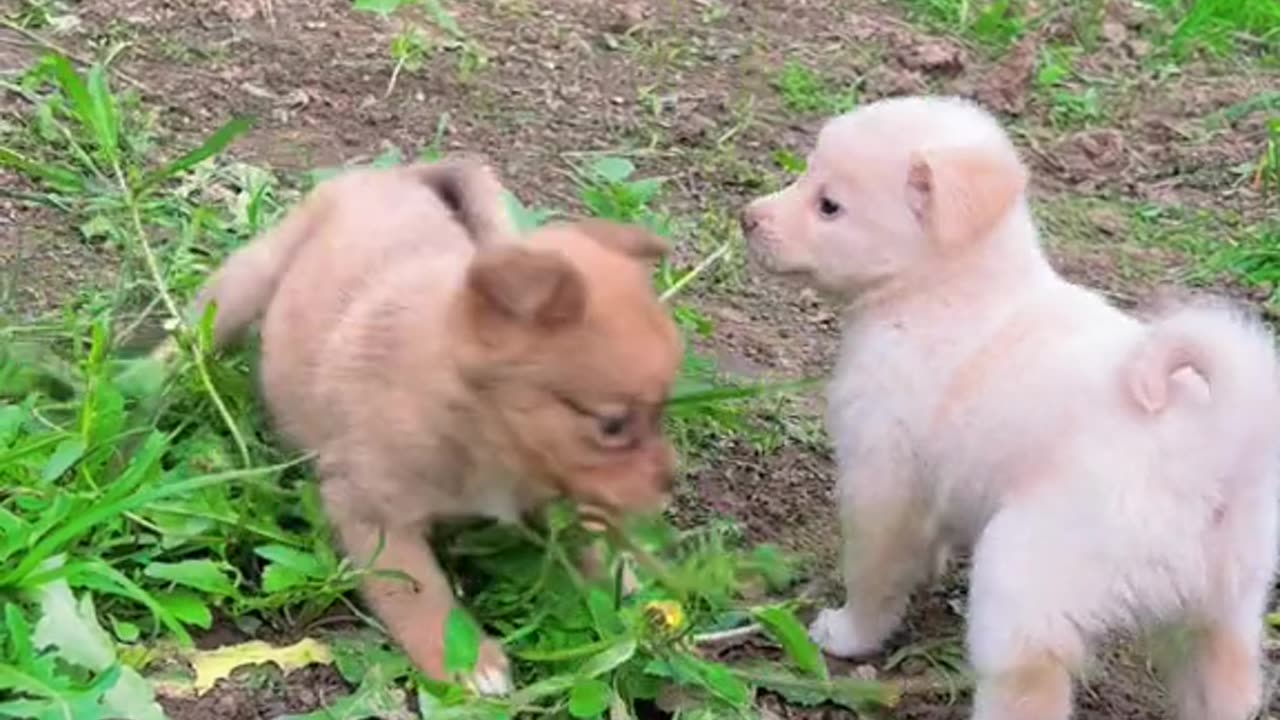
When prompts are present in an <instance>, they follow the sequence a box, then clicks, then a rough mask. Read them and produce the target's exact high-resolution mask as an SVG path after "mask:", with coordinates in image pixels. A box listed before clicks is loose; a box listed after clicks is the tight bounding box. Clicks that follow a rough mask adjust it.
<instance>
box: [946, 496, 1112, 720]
mask: <svg viewBox="0 0 1280 720" xmlns="http://www.w3.org/2000/svg"><path fill="white" fill-rule="evenodd" d="M1033 510H1034V511H1032V512H1028V511H1027V509H1026V508H1023V509H1020V510H1019V509H1009V508H1006V509H1005V510H1002V511H1001V512H1000V513H998V514H997V515H996V516H995V517H994V518H993V519H992V520H991V522H990V523H989V524H988V525H987V527H986V529H985V530H984V531H983V534H982V537H981V538H980V539H979V541H978V544H977V546H976V547H975V548H974V556H973V572H972V578H971V581H970V588H969V617H968V628H967V631H968V645H969V654H970V660H971V662H972V663H973V667H974V670H975V671H976V674H977V689H976V692H975V694H974V709H973V718H974V720H1067V718H1069V717H1070V716H1071V672H1072V671H1073V670H1075V669H1078V668H1079V667H1080V666H1081V665H1082V664H1083V662H1084V658H1085V653H1086V644H1085V643H1086V637H1085V635H1084V629H1085V628H1083V627H1082V624H1081V623H1080V622H1079V621H1078V620H1077V618H1079V617H1088V616H1090V614H1091V610H1093V609H1096V608H1097V607H1098V606H1099V600H1100V597H1101V596H1102V595H1103V594H1105V592H1106V589H1105V588H1106V586H1105V580H1104V579H1100V578H1095V577H1092V576H1091V575H1090V573H1089V570H1090V568H1088V567H1086V566H1085V564H1086V563H1087V561H1081V560H1080V558H1081V557H1082V556H1083V555H1085V554H1086V553H1075V552H1073V551H1072V548H1071V547H1070V546H1069V545H1064V544H1063V543H1062V542H1061V537H1060V536H1061V535H1062V528H1060V527H1056V526H1055V525H1054V524H1053V522H1052V515H1048V516H1046V514H1045V508H1043V507H1041V508H1034V509H1033ZM1094 575H1097V573H1094ZM1098 580H1102V581H1101V582H1099V581H1098Z"/></svg>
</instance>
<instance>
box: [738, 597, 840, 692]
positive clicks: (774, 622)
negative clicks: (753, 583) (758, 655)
mask: <svg viewBox="0 0 1280 720" xmlns="http://www.w3.org/2000/svg"><path fill="white" fill-rule="evenodd" d="M752 615H754V616H755V618H756V621H757V622H759V623H760V624H761V625H762V626H764V629H765V631H766V632H768V633H769V635H770V637H772V638H773V639H774V641H776V642H777V643H778V644H779V645H781V646H782V650H783V652H785V653H786V654H787V657H789V658H791V662H793V663H795V665H796V667H798V668H800V670H802V671H803V672H806V673H808V674H810V675H813V676H814V677H817V678H821V679H824V680H825V679H826V678H827V664H826V663H825V662H824V661H823V660H822V651H821V650H819V649H818V646H817V645H815V644H814V642H813V641H812V640H810V639H809V632H808V631H807V630H806V629H805V627H804V625H802V624H801V623H800V621H799V620H798V619H797V618H796V616H795V614H794V613H792V612H791V610H789V609H788V608H786V607H784V606H782V605H773V606H770V607H763V608H756V609H755V610H753V611H752Z"/></svg>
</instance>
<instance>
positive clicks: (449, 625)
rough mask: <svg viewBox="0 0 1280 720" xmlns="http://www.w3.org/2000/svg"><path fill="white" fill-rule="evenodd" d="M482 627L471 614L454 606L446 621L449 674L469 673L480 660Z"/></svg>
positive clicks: (446, 654) (445, 647) (445, 663)
mask: <svg viewBox="0 0 1280 720" xmlns="http://www.w3.org/2000/svg"><path fill="white" fill-rule="evenodd" d="M481 637H482V636H481V633H480V626H479V625H477V624H476V621H475V620H474V619H472V617H471V614H470V613H468V612H467V611H466V610H464V609H462V607H461V606H456V605H455V606H454V608H453V609H452V610H450V611H449V616H448V617H447V618H446V619H445V621H444V669H445V672H449V673H468V672H471V670H472V668H474V667H475V666H476V660H478V659H479V658H480V640H481Z"/></svg>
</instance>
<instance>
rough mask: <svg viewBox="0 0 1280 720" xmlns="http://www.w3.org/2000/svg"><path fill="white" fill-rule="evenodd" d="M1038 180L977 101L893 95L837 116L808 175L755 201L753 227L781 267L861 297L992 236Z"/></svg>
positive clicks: (753, 238) (770, 262)
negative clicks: (1030, 179)
mask: <svg viewBox="0 0 1280 720" xmlns="http://www.w3.org/2000/svg"><path fill="white" fill-rule="evenodd" d="M1026 181H1027V173H1026V170H1025V168H1024V167H1023V165H1022V163H1021V162H1020V161H1019V159H1018V156H1017V153H1016V151H1015V150H1014V148H1013V145H1012V143H1010V141H1009V139H1008V137H1007V136H1006V135H1005V133H1004V131H1003V130H1002V129H1001V128H1000V126H999V124H998V123H997V122H996V120H995V119H994V118H992V117H991V116H990V115H989V114H988V113H986V112H985V111H983V110H981V109H980V108H978V107H977V106H976V105H974V104H972V103H969V102H967V101H964V100H960V99H957V98H936V97H934V98H926V97H912V98H895V99H889V100H882V101H879V102H876V103H873V104H871V105H867V106H865V107H863V108H861V109H859V110H855V111H853V112H851V113H848V114H846V115H842V116H840V117H836V118H833V119H832V120H830V121H828V122H827V124H826V125H825V126H824V127H823V129H822V131H821V132H820V133H819V135H818V142H817V145H816V147H815V148H814V150H813V152H812V154H811V155H810V157H809V162H808V167H807V169H806V170H805V172H804V174H803V175H801V177H800V178H798V179H797V180H796V181H795V182H794V183H792V184H791V185H789V186H787V187H785V188H783V189H782V190H780V191H778V192H776V193H774V194H772V195H769V196H766V197H762V198H759V199H757V200H755V201H753V202H752V203H750V204H749V205H748V206H747V207H746V208H744V209H743V212H742V226H743V231H744V233H745V235H746V237H747V242H748V245H749V247H750V248H751V251H752V253H753V254H754V255H755V256H757V257H758V258H759V259H760V260H761V261H762V262H763V264H764V265H765V266H766V267H768V268H769V269H771V270H773V271H775V272H778V273H781V274H788V275H797V276H799V277H801V278H802V279H804V280H806V281H808V282H809V283H811V284H813V285H815V286H816V287H818V288H820V289H823V290H827V291H830V292H834V293H837V294H840V295H845V296H856V295H858V294H860V293H862V292H865V291H867V290H869V289H872V288H874V287H876V286H878V285H881V284H884V283H886V282H893V281H899V280H901V279H903V278H904V277H905V276H906V275H908V274H910V273H915V272H918V271H920V270H921V269H922V266H925V265H928V264H929V263H930V262H931V261H933V260H936V259H940V258H944V257H947V256H951V255H955V254H957V253H963V252H965V251H966V250H967V249H969V248H972V247H974V246H975V245H977V244H980V243H981V242H982V241H983V239H984V238H986V237H988V236H989V235H990V234H991V233H992V232H993V231H994V230H995V229H996V228H997V227H998V225H999V224H1000V222H1001V221H1002V220H1003V219H1004V218H1005V217H1006V216H1007V215H1008V214H1009V213H1010V212H1011V211H1012V210H1013V208H1014V207H1015V204H1016V203H1018V202H1021V200H1022V196H1023V192H1024V189H1025V186H1026ZM922 274H927V273H922Z"/></svg>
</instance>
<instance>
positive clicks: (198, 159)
mask: <svg viewBox="0 0 1280 720" xmlns="http://www.w3.org/2000/svg"><path fill="white" fill-rule="evenodd" d="M252 128H253V118H251V117H238V118H233V119H231V120H229V121H227V122H226V123H224V124H223V126H222V127H220V128H218V129H217V130H214V131H213V134H212V135H210V136H209V137H208V138H206V139H205V141H204V142H203V143H201V144H200V147H197V148H196V149H194V150H191V151H189V152H187V153H186V154H184V155H182V156H181V157H179V158H178V159H176V160H174V161H172V162H170V163H169V164H168V165H165V166H164V167H162V168H160V169H159V170H156V171H155V172H152V173H148V174H147V175H146V177H144V178H143V180H142V183H141V184H140V185H139V186H138V187H137V188H136V189H135V192H136V193H138V194H141V193H142V192H144V191H146V190H148V189H150V188H151V187H154V186H155V185H156V183H159V182H161V181H163V180H166V179H168V178H171V177H174V176H175V175H179V174H181V173H184V172H186V171H187V170H190V169H191V168H193V167H195V166H196V165H199V164H200V163H202V162H204V161H205V160H208V159H209V158H211V157H213V156H215V155H217V154H218V153H220V152H222V151H223V150H225V149H227V146H228V145H230V144H231V143H232V142H234V141H235V139H236V138H238V137H240V136H241V135H243V134H245V133H247V132H249V130H250V129H252Z"/></svg>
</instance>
